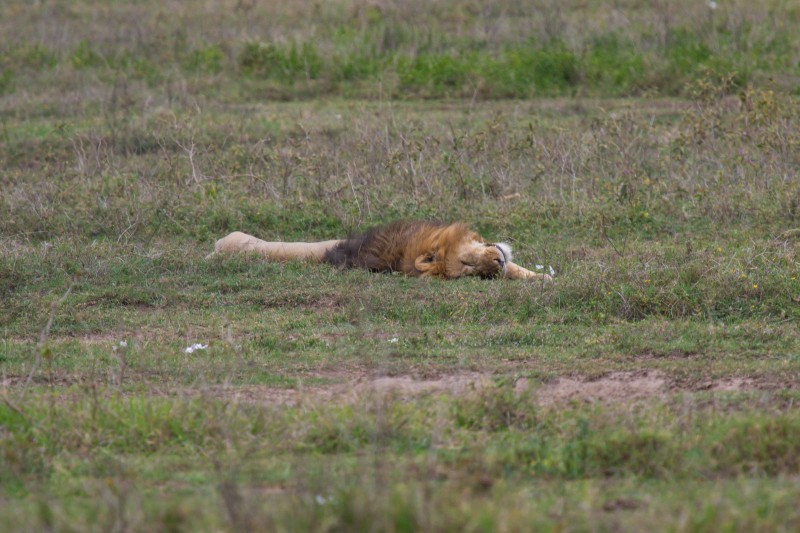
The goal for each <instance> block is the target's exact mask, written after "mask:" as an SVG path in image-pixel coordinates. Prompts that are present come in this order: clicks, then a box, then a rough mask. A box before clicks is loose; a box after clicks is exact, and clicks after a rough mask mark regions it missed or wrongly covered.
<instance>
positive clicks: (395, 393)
mask: <svg viewBox="0 0 800 533" xmlns="http://www.w3.org/2000/svg"><path fill="white" fill-rule="evenodd" d="M315 377H323V378H329V377H331V376H329V375H325V374H320V375H318V376H315ZM338 378H340V379H344V382H343V383H336V384H333V385H314V386H301V387H298V388H293V389H287V388H275V387H270V386H267V385H246V386H236V385H231V386H227V387H217V386H210V387H206V388H204V389H203V391H197V390H187V391H185V393H186V394H188V395H194V394H197V393H200V394H203V395H208V396H210V397H214V398H224V399H228V400H230V401H234V402H246V403H262V404H263V403H266V404H276V405H298V404H302V403H307V402H309V403H318V402H344V403H348V402H354V401H356V400H358V399H359V398H363V397H375V396H378V397H385V396H391V397H393V398H396V399H400V400H403V399H410V398H413V397H418V396H422V395H425V394H447V395H468V394H470V393H472V392H475V391H480V390H487V389H492V388H494V387H496V386H497V384H496V381H495V380H494V378H493V376H492V375H491V374H487V373H481V372H456V373H451V374H447V375H442V376H439V377H435V378H416V377H412V376H385V375H371V374H369V373H368V372H367V371H364V372H362V373H359V372H356V371H352V372H348V373H347V374H346V375H340V376H338ZM786 388H794V385H790V384H787V383H777V382H772V381H767V380H762V379H759V378H738V377H732V378H723V379H716V380H706V381H703V382H696V383H687V382H679V381H676V380H673V379H671V378H669V377H668V376H667V375H665V374H664V373H663V372H661V371H658V370H639V371H633V372H612V373H609V374H607V375H605V376H601V377H595V378H586V377H580V376H563V377H559V378H557V379H555V380H553V381H549V382H546V383H538V382H532V381H531V380H528V379H527V378H521V379H518V380H517V381H516V382H515V384H514V391H515V393H517V394H520V395H521V394H530V395H531V397H532V398H533V399H534V400H535V401H536V402H537V403H539V404H540V405H543V406H551V405H557V404H561V403H568V402H572V401H579V402H603V403H613V402H626V401H632V400H640V399H645V398H652V397H657V396H662V395H667V394H675V393H680V392H704V391H710V392H736V391H742V392H746V391H756V390H782V389H786Z"/></svg>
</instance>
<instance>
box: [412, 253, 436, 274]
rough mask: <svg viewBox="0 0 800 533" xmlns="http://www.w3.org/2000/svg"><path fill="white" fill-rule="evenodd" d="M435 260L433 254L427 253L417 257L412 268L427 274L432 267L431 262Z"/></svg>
mask: <svg viewBox="0 0 800 533" xmlns="http://www.w3.org/2000/svg"><path fill="white" fill-rule="evenodd" d="M435 258H436V255H434V253H433V252H427V253H424V254H421V255H419V256H417V258H416V259H415V260H414V268H416V269H417V270H419V271H420V272H427V271H428V270H430V269H431V267H432V266H433V260H434V259H435Z"/></svg>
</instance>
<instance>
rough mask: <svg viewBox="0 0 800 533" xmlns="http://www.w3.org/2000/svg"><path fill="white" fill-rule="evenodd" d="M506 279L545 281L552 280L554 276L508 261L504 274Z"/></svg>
mask: <svg viewBox="0 0 800 533" xmlns="http://www.w3.org/2000/svg"><path fill="white" fill-rule="evenodd" d="M503 277H504V278H506V279H531V280H533V279H543V280H545V281H552V280H553V278H552V277H551V276H550V275H549V274H539V273H537V272H533V271H531V270H528V269H527V268H523V267H521V266H519V265H517V264H516V263H512V262H510V261H509V262H508V263H506V272H505V275H504V276H503Z"/></svg>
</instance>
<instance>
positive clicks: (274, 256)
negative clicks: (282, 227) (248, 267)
mask: <svg viewBox="0 0 800 533" xmlns="http://www.w3.org/2000/svg"><path fill="white" fill-rule="evenodd" d="M339 242H340V241H339V240H332V241H322V242H268V241H263V240H261V239H259V238H257V237H253V236H252V235H248V234H247V233H242V232H241V231H234V232H233V233H231V234H230V235H227V236H226V237H223V238H222V239H220V240H218V241H217V243H216V244H215V245H214V251H215V252H216V253H220V252H226V253H233V252H256V253H259V254H261V255H263V256H264V257H266V258H267V259H271V260H273V261H290V260H294V259H305V260H310V261H322V260H323V258H324V257H325V252H327V251H328V250H330V249H331V248H333V247H334V246H336V245H337V244H339Z"/></svg>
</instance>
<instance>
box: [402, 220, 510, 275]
mask: <svg viewBox="0 0 800 533" xmlns="http://www.w3.org/2000/svg"><path fill="white" fill-rule="evenodd" d="M456 229H457V230H460V229H461V228H456ZM444 237H445V238H443V239H441V240H439V242H438V243H437V244H438V246H434V247H433V248H432V249H431V250H429V251H425V252H423V253H421V254H419V255H417V257H416V259H415V260H414V268H415V269H416V270H417V271H418V272H419V273H420V274H421V275H423V276H436V277H442V278H448V279H453V278H460V277H463V276H478V277H481V278H494V277H498V276H502V275H503V274H504V272H505V269H506V265H507V264H508V263H509V262H510V261H511V247H510V246H509V245H507V244H505V243H487V242H485V241H484V240H483V239H481V238H480V237H479V236H478V235H477V234H475V233H473V232H470V231H466V232H465V231H454V232H453V235H449V236H448V235H444ZM447 237H449V238H447Z"/></svg>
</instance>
